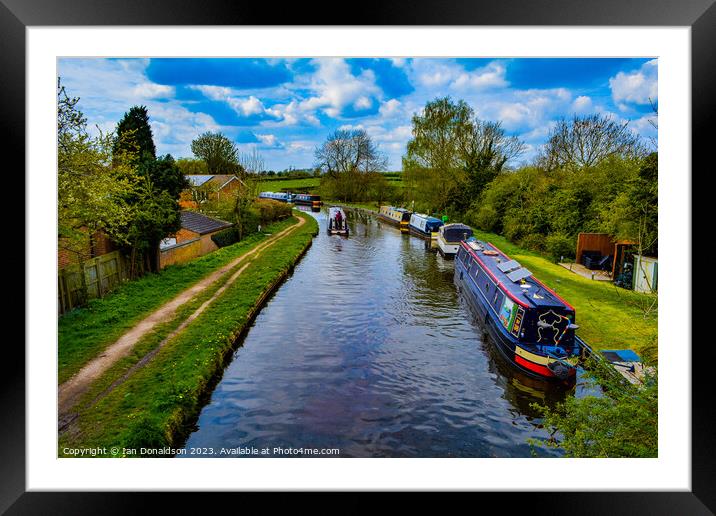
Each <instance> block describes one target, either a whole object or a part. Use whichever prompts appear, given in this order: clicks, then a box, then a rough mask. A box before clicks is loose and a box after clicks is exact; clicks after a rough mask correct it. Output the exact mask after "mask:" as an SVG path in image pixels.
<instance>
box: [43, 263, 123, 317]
mask: <svg viewBox="0 0 716 516" xmlns="http://www.w3.org/2000/svg"><path fill="white" fill-rule="evenodd" d="M84 275H85V282H86V284H87V296H88V297H89V298H97V297H104V295H105V294H107V293H108V292H110V291H112V290H113V289H114V288H115V287H116V286H117V285H119V284H120V283H121V282H122V281H123V280H125V279H127V275H128V264H127V263H126V260H125V259H124V258H123V257H122V255H121V254H120V253H119V251H114V252H111V253H107V254H103V255H102V256H98V257H97V258H91V259H89V260H87V261H86V262H85V263H84ZM57 283H58V303H57V310H58V313H60V314H63V313H65V312H67V311H68V310H72V309H73V308H75V307H77V306H79V305H80V304H81V302H82V276H81V275H80V270H79V266H77V265H75V266H70V267H66V268H64V269H60V270H59V271H58V274H57Z"/></svg>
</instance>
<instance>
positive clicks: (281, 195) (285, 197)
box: [259, 192, 293, 202]
mask: <svg viewBox="0 0 716 516" xmlns="http://www.w3.org/2000/svg"><path fill="white" fill-rule="evenodd" d="M259 199H273V200H274V201H281V202H292V201H293V198H292V196H291V194H290V193H286V192H261V193H260V194H259Z"/></svg>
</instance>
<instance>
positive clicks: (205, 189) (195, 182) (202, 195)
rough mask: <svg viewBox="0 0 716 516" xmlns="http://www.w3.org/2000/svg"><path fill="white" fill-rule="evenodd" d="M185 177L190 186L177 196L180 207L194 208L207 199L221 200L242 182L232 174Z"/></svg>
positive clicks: (189, 175)
mask: <svg viewBox="0 0 716 516" xmlns="http://www.w3.org/2000/svg"><path fill="white" fill-rule="evenodd" d="M185 177H186V178H187V180H189V183H190V185H191V186H190V187H189V188H188V189H186V190H184V191H183V192H182V193H181V195H180V197H179V206H181V207H182V209H196V208H198V207H199V204H201V203H204V202H207V201H209V200H212V201H218V200H221V198H222V196H227V195H231V193H232V192H233V191H235V190H236V189H237V188H239V187H240V186H243V184H244V183H243V182H242V181H241V179H239V178H238V177H237V176H236V175H234V174H214V175H207V174H203V175H193V174H187V175H186V176H185Z"/></svg>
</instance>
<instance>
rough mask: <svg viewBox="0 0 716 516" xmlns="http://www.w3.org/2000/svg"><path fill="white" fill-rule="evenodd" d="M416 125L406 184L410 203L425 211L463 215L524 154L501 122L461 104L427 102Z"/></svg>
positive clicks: (446, 100) (441, 100) (405, 163)
mask: <svg viewBox="0 0 716 516" xmlns="http://www.w3.org/2000/svg"><path fill="white" fill-rule="evenodd" d="M412 124H413V138H412V139H411V140H410V141H409V142H408V146H407V153H406V155H405V156H404V157H403V170H404V180H405V182H406V184H407V186H408V188H409V195H410V196H411V199H410V200H413V199H414V200H415V201H416V203H417V206H418V207H419V209H422V210H424V211H427V212H432V211H437V212H440V213H443V212H445V211H446V210H448V209H451V210H452V211H454V212H456V213H464V212H465V210H467V209H468V208H469V206H470V205H471V204H472V203H473V202H474V201H475V200H476V199H477V198H478V196H479V195H480V193H481V192H482V191H483V189H484V188H485V186H486V185H487V184H489V183H490V182H491V181H492V180H493V179H494V178H495V177H497V175H498V174H499V173H500V172H501V171H502V170H503V169H504V167H505V164H506V163H507V162H508V161H509V160H510V159H512V158H514V157H516V156H518V155H519V154H520V153H521V152H522V150H523V144H522V143H521V142H520V141H519V140H518V139H517V138H514V137H508V136H506V134H505V131H504V130H503V129H502V127H501V124H500V123H499V122H485V121H482V120H479V119H478V118H477V117H475V113H474V111H473V109H472V108H471V107H470V106H469V105H468V104H467V103H466V102H465V101H463V100H459V101H457V102H453V101H452V100H451V99H450V98H449V97H444V98H438V99H435V100H433V101H431V102H428V103H427V104H426V105H425V108H424V110H423V112H422V114H416V115H414V116H413V120H412Z"/></svg>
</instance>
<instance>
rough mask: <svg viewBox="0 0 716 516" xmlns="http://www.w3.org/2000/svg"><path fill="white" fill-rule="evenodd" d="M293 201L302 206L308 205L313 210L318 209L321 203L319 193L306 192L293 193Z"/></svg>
mask: <svg viewBox="0 0 716 516" xmlns="http://www.w3.org/2000/svg"><path fill="white" fill-rule="evenodd" d="M293 203H294V204H300V205H302V206H310V207H311V209H312V210H314V211H316V210H320V209H321V204H323V202H322V201H321V196H320V195H316V194H307V193H298V194H293Z"/></svg>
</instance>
